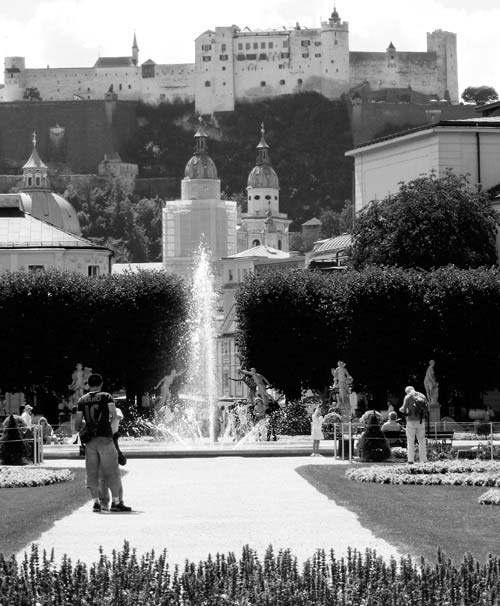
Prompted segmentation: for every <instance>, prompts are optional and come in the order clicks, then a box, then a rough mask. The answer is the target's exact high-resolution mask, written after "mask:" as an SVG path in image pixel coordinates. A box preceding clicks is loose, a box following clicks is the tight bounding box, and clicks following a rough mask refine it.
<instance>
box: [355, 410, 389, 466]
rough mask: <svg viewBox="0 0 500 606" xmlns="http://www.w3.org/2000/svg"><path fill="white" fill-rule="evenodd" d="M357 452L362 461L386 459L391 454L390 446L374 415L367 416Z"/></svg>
mask: <svg viewBox="0 0 500 606" xmlns="http://www.w3.org/2000/svg"><path fill="white" fill-rule="evenodd" d="M358 454H359V458H360V459H361V460H362V461H386V460H387V459H388V458H389V457H390V456H391V447H390V446H389V442H388V441H387V438H386V437H385V436H384V434H383V433H382V430H381V429H380V425H379V422H378V419H377V417H376V416H375V415H371V416H370V417H369V420H368V425H367V427H366V429H365V431H364V432H363V433H362V434H361V437H360V438H359V441H358Z"/></svg>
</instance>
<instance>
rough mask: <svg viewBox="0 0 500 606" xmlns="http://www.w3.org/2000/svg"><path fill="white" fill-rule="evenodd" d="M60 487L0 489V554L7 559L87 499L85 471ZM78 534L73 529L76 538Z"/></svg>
mask: <svg viewBox="0 0 500 606" xmlns="http://www.w3.org/2000/svg"><path fill="white" fill-rule="evenodd" d="M72 472H73V473H74V475H75V479H74V480H72V481H70V482H63V483H61V484H50V485H49V486H35V487H26V488H1V489H0V512H1V515H0V552H1V553H3V554H4V556H7V557H9V556H10V555H11V554H13V553H17V552H18V551H19V550H20V549H22V548H23V547H25V546H26V545H28V543H31V542H32V541H36V539H37V538H38V537H39V536H40V535H41V534H42V533H43V532H45V531H46V530H48V529H49V528H50V527H51V526H52V525H53V523H54V522H55V521H56V520H59V519H61V518H63V517H64V516H66V515H68V514H70V513H71V512H72V511H73V510H74V509H76V508H77V507H80V506H81V505H83V504H84V503H85V502H86V501H88V500H89V495H88V492H87V489H86V488H85V469H79V468H76V469H72ZM79 532H80V530H79V529H75V533H76V535H75V536H77V535H78V533H79Z"/></svg>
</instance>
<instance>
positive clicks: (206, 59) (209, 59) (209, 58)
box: [203, 55, 212, 61]
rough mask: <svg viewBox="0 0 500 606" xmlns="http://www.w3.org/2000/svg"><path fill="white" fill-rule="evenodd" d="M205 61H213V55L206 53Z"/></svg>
mask: <svg viewBox="0 0 500 606" xmlns="http://www.w3.org/2000/svg"><path fill="white" fill-rule="evenodd" d="M203 61H212V57H209V56H208V55H204V57H203Z"/></svg>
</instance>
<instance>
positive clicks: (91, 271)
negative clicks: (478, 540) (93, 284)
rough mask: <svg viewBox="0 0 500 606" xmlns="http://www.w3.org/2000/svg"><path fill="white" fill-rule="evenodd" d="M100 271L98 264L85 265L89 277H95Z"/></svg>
mask: <svg viewBox="0 0 500 606" xmlns="http://www.w3.org/2000/svg"><path fill="white" fill-rule="evenodd" d="M100 271H101V268H100V267H99V265H89V266H88V267H87V275H88V276H89V278H96V277H97V276H98V275H99V273H100Z"/></svg>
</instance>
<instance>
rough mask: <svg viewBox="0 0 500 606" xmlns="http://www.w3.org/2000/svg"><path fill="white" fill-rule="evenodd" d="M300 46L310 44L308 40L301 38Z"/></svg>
mask: <svg viewBox="0 0 500 606" xmlns="http://www.w3.org/2000/svg"><path fill="white" fill-rule="evenodd" d="M300 44H301V46H309V45H310V44H311V41H310V40H302V42H301V43H300Z"/></svg>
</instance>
